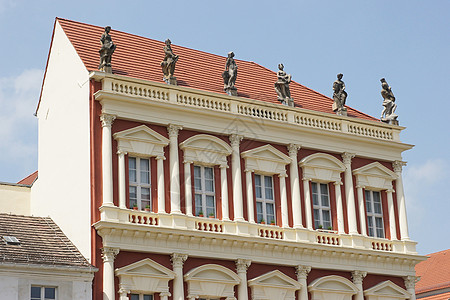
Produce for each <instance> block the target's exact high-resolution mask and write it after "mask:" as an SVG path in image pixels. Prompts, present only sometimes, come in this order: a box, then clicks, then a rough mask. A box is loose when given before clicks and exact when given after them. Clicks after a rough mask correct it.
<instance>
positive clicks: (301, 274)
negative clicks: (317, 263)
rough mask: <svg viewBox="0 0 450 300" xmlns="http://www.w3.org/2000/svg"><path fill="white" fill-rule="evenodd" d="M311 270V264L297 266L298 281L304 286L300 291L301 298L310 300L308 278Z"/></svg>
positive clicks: (300, 299) (301, 299)
mask: <svg viewBox="0 0 450 300" xmlns="http://www.w3.org/2000/svg"><path fill="white" fill-rule="evenodd" d="M310 271H311V266H301V265H299V266H296V267H295V273H296V274H297V281H298V283H300V285H301V286H302V288H301V289H300V290H299V291H298V299H299V300H308V283H307V281H306V279H307V278H308V274H309V272H310Z"/></svg>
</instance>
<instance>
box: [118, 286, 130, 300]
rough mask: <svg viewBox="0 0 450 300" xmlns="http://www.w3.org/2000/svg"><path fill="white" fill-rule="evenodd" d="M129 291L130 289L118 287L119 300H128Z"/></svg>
mask: <svg viewBox="0 0 450 300" xmlns="http://www.w3.org/2000/svg"><path fill="white" fill-rule="evenodd" d="M130 292H131V291H129V290H126V289H123V288H120V289H119V300H129V298H128V294H129V293H130Z"/></svg>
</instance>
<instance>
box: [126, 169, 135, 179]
mask: <svg viewBox="0 0 450 300" xmlns="http://www.w3.org/2000/svg"><path fill="white" fill-rule="evenodd" d="M128 177H129V180H130V182H136V180H137V179H136V170H132V169H130V170H129V172H128Z"/></svg>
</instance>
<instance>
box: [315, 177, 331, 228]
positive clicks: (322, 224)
mask: <svg viewBox="0 0 450 300" xmlns="http://www.w3.org/2000/svg"><path fill="white" fill-rule="evenodd" d="M311 189H312V198H313V209H314V228H316V229H318V228H324V229H329V230H331V229H332V224H331V207H330V195H329V192H328V184H325V183H318V182H311Z"/></svg>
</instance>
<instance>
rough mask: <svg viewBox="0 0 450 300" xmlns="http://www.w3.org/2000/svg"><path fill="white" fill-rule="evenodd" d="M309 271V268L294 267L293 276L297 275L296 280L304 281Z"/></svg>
mask: <svg viewBox="0 0 450 300" xmlns="http://www.w3.org/2000/svg"><path fill="white" fill-rule="evenodd" d="M310 271H311V266H302V265H299V266H296V267H295V274H296V275H297V279H298V280H300V279H306V278H307V277H308V274H309V272H310Z"/></svg>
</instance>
